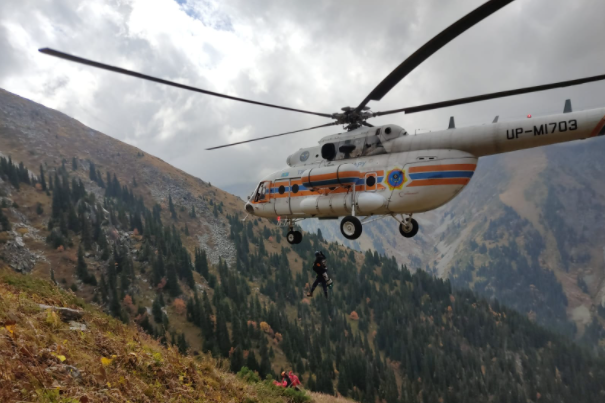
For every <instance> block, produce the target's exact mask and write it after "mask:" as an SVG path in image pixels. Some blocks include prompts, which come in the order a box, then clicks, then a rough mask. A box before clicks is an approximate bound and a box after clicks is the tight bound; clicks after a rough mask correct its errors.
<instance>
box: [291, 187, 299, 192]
mask: <svg viewBox="0 0 605 403" xmlns="http://www.w3.org/2000/svg"><path fill="white" fill-rule="evenodd" d="M292 193H298V185H292Z"/></svg>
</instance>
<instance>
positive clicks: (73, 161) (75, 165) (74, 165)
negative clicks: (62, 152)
mask: <svg viewBox="0 0 605 403" xmlns="http://www.w3.org/2000/svg"><path fill="white" fill-rule="evenodd" d="M71 169H72V170H73V171H77V170H78V160H77V159H76V157H73V158H72V159H71Z"/></svg>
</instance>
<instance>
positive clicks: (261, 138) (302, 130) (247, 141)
mask: <svg viewBox="0 0 605 403" xmlns="http://www.w3.org/2000/svg"><path fill="white" fill-rule="evenodd" d="M338 124H339V123H338V122H332V123H327V124H325V125H321V126H315V127H309V128H308V129H301V130H295V131H293V132H286V133H280V134H273V135H271V136H265V137H258V138H255V139H250V140H244V141H238V142H237V143H230V144H224V145H222V146H216V147H210V148H207V149H206V150H216V149H218V148H225V147H231V146H236V145H238V144H244V143H251V142H253V141H259V140H266V139H270V138H273V137H279V136H285V135H286V134H292V133H300V132H304V131H307V130H313V129H320V128H322V127H328V126H336V125H338Z"/></svg>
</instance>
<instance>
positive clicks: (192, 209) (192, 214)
mask: <svg viewBox="0 0 605 403" xmlns="http://www.w3.org/2000/svg"><path fill="white" fill-rule="evenodd" d="M189 216H190V217H191V218H196V217H197V215H196V214H195V206H194V205H191V213H189Z"/></svg>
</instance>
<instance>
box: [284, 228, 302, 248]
mask: <svg viewBox="0 0 605 403" xmlns="http://www.w3.org/2000/svg"><path fill="white" fill-rule="evenodd" d="M286 240H287V241H288V243H289V244H290V245H296V244H299V243H300V242H301V241H302V234H301V233H300V231H290V232H288V234H287V235H286Z"/></svg>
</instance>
